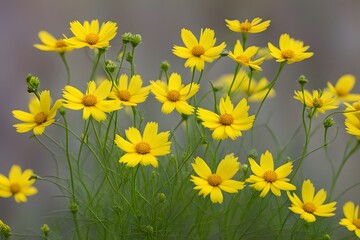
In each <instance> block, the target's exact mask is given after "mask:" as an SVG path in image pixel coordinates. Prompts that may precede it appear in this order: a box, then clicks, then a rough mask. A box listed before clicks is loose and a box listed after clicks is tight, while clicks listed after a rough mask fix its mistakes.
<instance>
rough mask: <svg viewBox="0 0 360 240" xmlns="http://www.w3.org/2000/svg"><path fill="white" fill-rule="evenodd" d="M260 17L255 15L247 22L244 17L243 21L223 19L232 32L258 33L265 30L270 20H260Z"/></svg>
mask: <svg viewBox="0 0 360 240" xmlns="http://www.w3.org/2000/svg"><path fill="white" fill-rule="evenodd" d="M261 21H262V19H261V18H259V17H257V18H254V19H253V20H251V22H249V20H248V19H246V20H245V21H243V22H240V21H239V20H228V19H225V22H226V26H227V27H228V28H229V29H230V30H231V31H233V32H242V33H259V32H263V31H265V30H266V29H267V28H268V26H269V25H270V22H271V21H270V20H266V21H263V22H261Z"/></svg>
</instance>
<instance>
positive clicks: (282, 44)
mask: <svg viewBox="0 0 360 240" xmlns="http://www.w3.org/2000/svg"><path fill="white" fill-rule="evenodd" d="M268 47H269V49H270V53H271V55H272V56H273V57H274V58H276V61H277V62H284V61H286V63H288V64H291V63H294V62H300V61H303V60H305V59H307V58H310V57H312V56H313V55H314V53H312V52H306V50H308V49H309V46H304V43H303V42H302V41H299V40H295V39H293V38H291V37H290V36H289V34H286V33H285V34H282V35H281V36H280V40H279V48H280V49H279V48H277V47H275V46H274V45H273V44H271V43H270V42H269V43H268Z"/></svg>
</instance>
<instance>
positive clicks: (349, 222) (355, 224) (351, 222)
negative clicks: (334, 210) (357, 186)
mask: <svg viewBox="0 0 360 240" xmlns="http://www.w3.org/2000/svg"><path fill="white" fill-rule="evenodd" d="M343 212H344V215H345V218H342V219H341V220H340V222H339V224H340V225H342V226H344V227H346V228H347V229H348V230H349V231H351V232H354V233H355V235H356V236H357V237H358V238H360V219H359V205H357V206H355V204H354V203H353V202H347V203H345V204H344V206H343Z"/></svg>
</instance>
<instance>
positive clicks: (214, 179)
mask: <svg viewBox="0 0 360 240" xmlns="http://www.w3.org/2000/svg"><path fill="white" fill-rule="evenodd" d="M221 182H222V179H221V176H219V175H217V174H211V175H210V176H209V178H208V183H209V184H210V185H211V186H213V187H216V186H219V185H220V184H221Z"/></svg>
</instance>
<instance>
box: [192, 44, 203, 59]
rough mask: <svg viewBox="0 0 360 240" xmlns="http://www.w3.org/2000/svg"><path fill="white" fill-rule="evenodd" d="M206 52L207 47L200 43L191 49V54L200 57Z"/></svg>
mask: <svg viewBox="0 0 360 240" xmlns="http://www.w3.org/2000/svg"><path fill="white" fill-rule="evenodd" d="M204 53H205V49H204V47H203V46H200V45H196V46H195V47H193V49H192V50H191V54H192V55H193V56H195V57H200V56H201V55H203V54H204Z"/></svg>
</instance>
